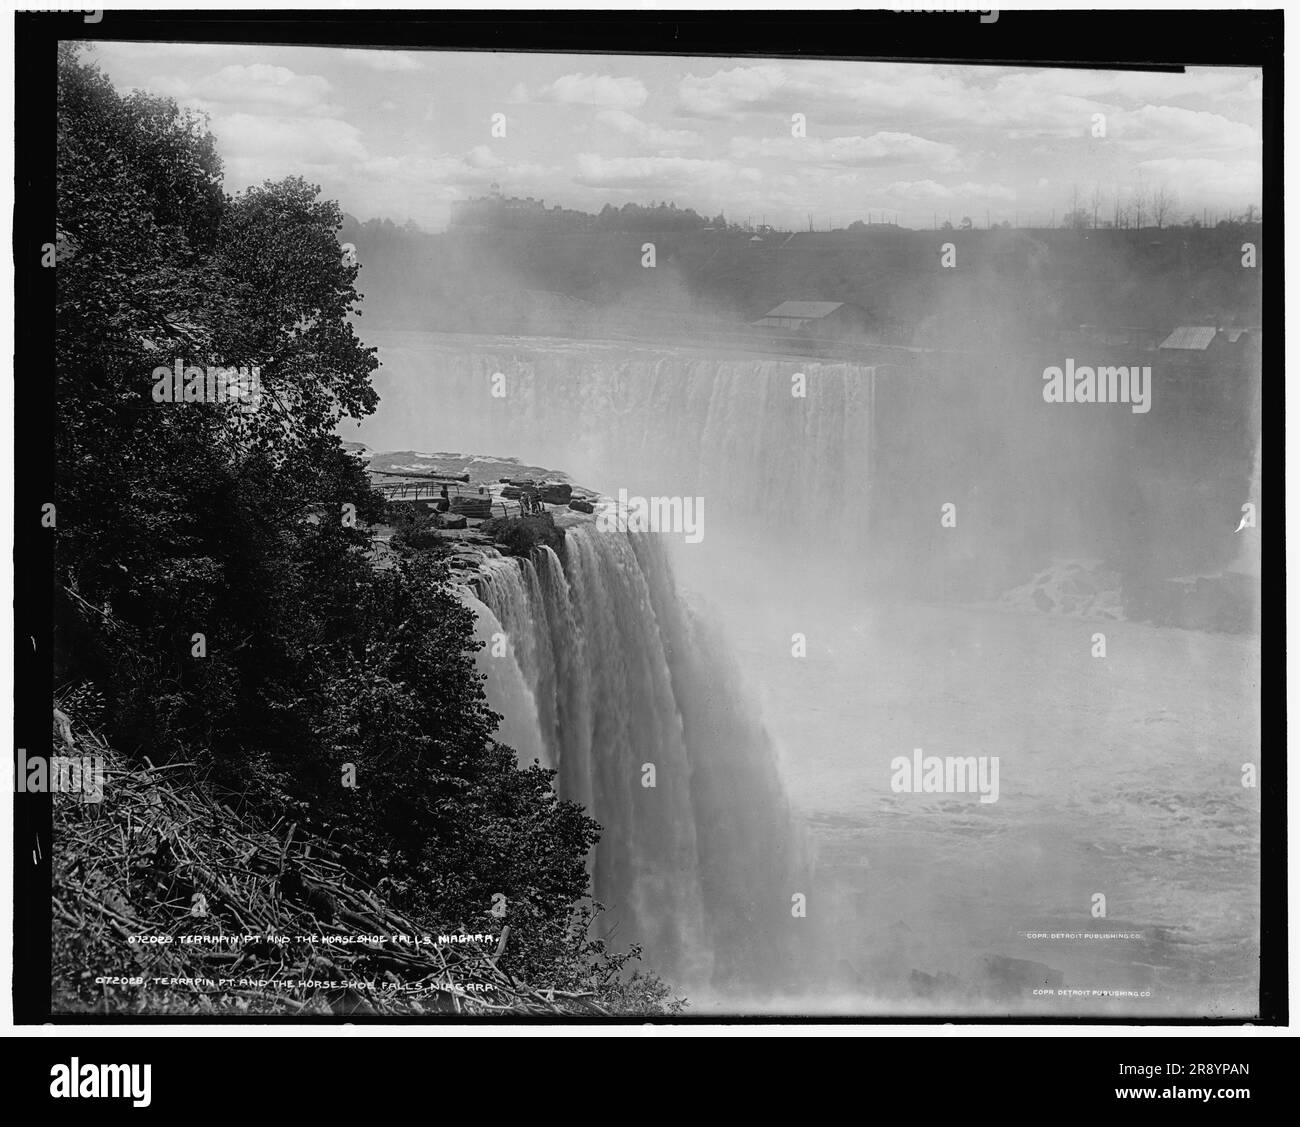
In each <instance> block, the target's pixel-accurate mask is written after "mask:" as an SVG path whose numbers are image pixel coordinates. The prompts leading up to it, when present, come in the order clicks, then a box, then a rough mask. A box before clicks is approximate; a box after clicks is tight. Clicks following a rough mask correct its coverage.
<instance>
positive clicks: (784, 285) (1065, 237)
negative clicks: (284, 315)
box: [340, 218, 1262, 345]
mask: <svg viewBox="0 0 1300 1127" xmlns="http://www.w3.org/2000/svg"><path fill="white" fill-rule="evenodd" d="M340 238H341V239H342V240H344V241H346V242H350V243H352V244H354V245H355V246H356V254H357V257H358V260H359V261H360V263H361V266H362V270H361V274H360V278H359V282H358V285H359V287H360V288H361V289H362V291H363V292H364V293H365V295H366V298H367V307H368V308H370V309H379V310H383V311H384V313H383V315H382V319H378V318H373V317H372V319H371V320H370V321H369V322H368V324H371V325H372V326H374V327H383V328H407V329H426V330H434V331H460V332H527V333H530V334H535V335H561V336H562V335H578V336H599V335H603V334H604V333H609V332H614V333H617V332H636V331H654V332H663V331H665V330H668V331H672V332H675V333H680V334H683V335H689V334H691V333H692V332H698V331H706V330H714V331H716V330H719V329H736V328H738V327H741V326H744V325H746V324H747V323H748V322H750V321H753V320H755V319H757V318H758V317H761V316H762V315H763V314H764V313H766V312H767V311H768V310H769V309H771V308H772V307H774V306H775V305H777V304H779V303H780V302H782V301H785V300H787V299H790V300H822V301H840V302H850V303H853V304H855V305H858V306H861V307H862V308H863V309H864V310H866V312H867V313H868V315H869V318H870V320H871V322H872V324H873V325H874V326H875V331H874V333H873V336H875V337H877V338H878V339H881V340H885V341H888V342H890V343H900V344H940V343H943V344H949V345H954V344H955V345H960V344H961V342H962V341H966V342H971V341H972V340H973V339H976V338H982V339H984V340H997V341H999V342H1002V343H1007V342H1011V341H1017V340H1021V341H1030V340H1035V339H1043V338H1045V337H1049V336H1051V335H1053V334H1056V333H1059V332H1062V331H1066V330H1070V329H1076V328H1078V327H1079V326H1080V325H1101V326H1125V327H1146V328H1151V329H1153V330H1159V329H1161V328H1166V327H1172V326H1173V325H1176V324H1180V323H1188V324H1244V325H1257V324H1259V321H1260V309H1261V307H1260V286H1259V274H1258V271H1256V270H1248V269H1243V268H1242V265H1241V256H1242V251H1241V247H1242V244H1243V243H1245V242H1253V243H1255V244H1256V246H1259V245H1260V242H1261V240H1262V227H1261V225H1260V224H1258V223H1256V224H1252V225H1249V226H1247V225H1245V224H1223V225H1221V226H1219V227H1217V228H1189V227H1178V228H1164V229H1155V228H1147V229H1143V230H1108V229H1098V230H1082V231H1079V230H1064V229H1051V230H1043V229H1038V230H1011V229H993V230H967V231H961V230H955V231H913V230H908V229H905V228H899V227H871V228H866V229H865V230H860V231H853V232H850V231H832V232H803V233H795V234H786V233H769V234H767V235H765V236H764V237H762V238H761V239H760V240H759V241H757V242H755V241H754V236H752V235H750V234H749V233H747V232H744V231H737V230H716V231H715V230H706V231H692V232H679V231H678V232H658V233H657V232H654V231H645V232H631V231H589V230H582V231H573V232H562V231H527V230H505V231H497V232H484V231H473V232H470V231H461V230H457V229H453V230H451V231H449V232H446V233H443V234H425V233H422V232H419V231H417V230H415V229H414V228H411V227H407V228H398V227H395V226H393V225H392V224H386V223H380V222H375V221H372V222H370V223H367V224H358V223H357V222H356V221H355V220H353V219H351V218H347V219H345V222H344V227H343V231H342V233H341V235H340ZM647 242H652V243H654V245H655V257H656V264H655V267H654V268H653V269H648V268H646V267H644V266H643V265H642V256H643V250H642V248H643V247H644V245H645V244H646V243H647ZM945 243H952V244H953V246H954V248H955V252H956V255H955V257H956V261H955V265H954V266H953V267H951V268H945V267H943V266H942V265H941V264H940V254H941V248H942V246H943V244H945Z"/></svg>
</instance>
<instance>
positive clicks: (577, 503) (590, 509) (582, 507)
mask: <svg viewBox="0 0 1300 1127" xmlns="http://www.w3.org/2000/svg"><path fill="white" fill-rule="evenodd" d="M569 508H571V509H576V510H577V511H578V512H580V513H594V512H595V511H596V506H595V505H593V504H592V503H591V502H590V501H583V500H582V499H581V498H574V499H573V500H572V501H570V502H569Z"/></svg>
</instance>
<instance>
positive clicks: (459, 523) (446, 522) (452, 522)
mask: <svg viewBox="0 0 1300 1127" xmlns="http://www.w3.org/2000/svg"><path fill="white" fill-rule="evenodd" d="M439 524H440V527H442V528H450V529H459V528H468V527H469V522H468V521H467V520H466V519H465V518H464V517H463V516H457V517H452V516H446V517H443V518H442V520H441V521H440V522H439Z"/></svg>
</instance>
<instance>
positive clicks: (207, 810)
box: [52, 725, 606, 1016]
mask: <svg viewBox="0 0 1300 1127" xmlns="http://www.w3.org/2000/svg"><path fill="white" fill-rule="evenodd" d="M65 739H66V735H65V729H64V728H63V726H62V725H60V726H59V731H58V732H56V734H55V740H56V750H61V745H63V744H64V743H65ZM78 742H79V743H80V744H81V745H82V747H83V749H84V750H85V751H86V752H88V753H93V754H95V755H97V756H102V758H103V761H104V764H105V771H106V778H105V782H104V788H103V798H102V801H99V802H88V801H84V800H83V799H81V798H80V797H78V796H75V795H69V794H57V795H55V801H54V822H55V835H56V848H55V855H54V880H53V892H54V901H53V906H54V913H53V925H52V926H53V948H54V952H53V953H54V968H53V976H54V988H53V993H54V1006H55V1009H56V1011H57V1012H65V1013H67V1012H73V1013H75V1012H87V1011H96V1012H113V1013H186V1012H201V1013H207V1014H212V1013H229V1014H232V1015H236V1014H248V1013H266V1014H292V1015H302V1014H311V1013H318V1014H330V1013H333V1014H359V1013H360V1014H377V1015H394V1016H396V1015H423V1014H439V1013H446V1014H464V1015H473V1014H501V1013H514V1014H551V1015H555V1014H565V1013H567V1014H589V1013H595V1014H602V1015H603V1014H605V1013H606V1011H605V1010H604V1009H602V1008H601V1007H600V1006H599V1005H598V1004H597V1003H596V1002H595V1001H594V999H593V996H592V995H590V994H587V993H583V992H564V991H559V990H555V991H545V992H544V991H542V990H538V989H535V988H533V987H531V986H529V985H527V984H525V983H520V982H517V981H515V980H514V979H513V978H512V977H511V976H510V975H509V974H507V973H506V972H505V971H503V970H500V969H498V967H497V960H498V959H499V958H500V957H501V955H502V953H503V951H504V950H505V946H506V941H507V938H508V936H509V929H508V928H507V927H503V928H502V929H501V934H500V936H499V937H496V936H485V938H486V939H488V940H495V942H485V943H474V942H456V943H440V942H439V934H440V933H439V932H438V931H437V930H435V929H432V928H430V926H429V925H428V924H427V923H425V924H421V923H418V922H416V921H414V920H411V919H408V918H406V917H405V916H403V915H402V914H401V913H400V912H398V911H395V910H393V909H392V908H390V907H388V906H387V905H385V904H384V902H383V898H382V896H381V894H379V893H378V892H377V891H376V890H375V889H373V888H370V887H367V886H366V885H365V884H364V883H363V882H361V881H360V880H358V879H357V878H356V877H355V876H353V875H352V874H350V873H349V872H348V871H347V869H345V868H344V867H342V866H341V865H339V864H338V863H337V862H336V861H334V860H331V859H330V858H329V856H328V854H331V853H333V851H332V850H330V849H329V848H328V845H327V843H325V842H323V841H320V840H316V839H313V838H312V837H311V836H310V835H308V834H306V833H304V832H303V831H302V828H301V827H300V826H298V825H297V824H293V825H290V826H289V827H288V828H287V830H283V831H282V832H280V833H276V832H274V829H275V827H271V828H265V827H261V826H258V825H256V824H255V823H254V822H252V821H250V820H248V819H246V818H243V817H240V816H238V815H236V814H235V813H234V812H233V811H232V810H231V809H230V807H228V806H223V805H220V804H219V803H218V802H217V801H216V800H215V799H213V798H212V797H211V796H210V795H209V794H208V793H207V792H206V791H205V789H204V787H203V784H202V781H201V780H200V779H199V777H198V776H197V774H196V771H195V768H194V767H193V765H188V764H178V763H172V764H168V765H166V766H164V767H154V766H152V765H151V764H148V763H147V761H146V763H145V765H144V766H141V767H138V768H133V767H131V766H130V765H128V764H126V763H125V762H124V761H123V760H122V758H121V757H120V756H118V755H116V754H115V753H114V752H113V751H112V750H111V749H109V748H108V747H106V746H104V745H103V743H102V741H99V740H97V739H96V738H95V737H93V736H92V735H90V734H88V733H83V734H81V735H80V739H79V741H78ZM86 745H89V747H87V746H86ZM290 874H295V875H296V876H297V877H298V878H299V880H300V881H301V891H300V892H299V893H298V894H297V895H295V894H294V892H293V891H292V890H291V889H290V888H289V885H290V880H289V875H290ZM443 931H444V933H445V932H447V931H450V929H443Z"/></svg>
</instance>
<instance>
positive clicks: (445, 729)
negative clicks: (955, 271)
mask: <svg viewBox="0 0 1300 1127" xmlns="http://www.w3.org/2000/svg"><path fill="white" fill-rule="evenodd" d="M57 130H58V133H57V159H58V166H57V173H58V200H57V204H58V211H57V213H58V216H59V223H60V229H61V231H62V232H63V233H64V234H65V237H66V239H67V241H68V244H69V246H70V247H71V248H72V249H71V251H70V253H69V255H68V257H67V258H66V260H65V261H62V262H61V263H60V264H59V267H58V270H59V279H58V280H59V285H58V291H57V306H56V311H55V326H56V341H55V373H54V378H55V381H56V390H57V398H56V402H57V411H58V417H57V423H58V425H57V428H56V433H57V435H58V440H57V441H58V448H57V451H56V454H57V478H56V498H57V501H58V504H59V518H60V519H59V532H58V540H57V558H56V591H57V593H58V596H59V598H58V611H57V620H56V637H58V638H60V639H62V643H61V645H60V646H59V655H58V666H59V668H58V669H57V671H56V675H57V676H59V677H60V679H63V680H67V679H76V680H86V681H89V682H91V683H92V684H93V685H94V686H95V688H96V689H97V690H98V692H99V693H100V694H102V696H103V698H104V700H105V707H104V715H103V717H102V724H103V731H104V735H105V736H106V737H107V738H108V740H109V742H111V743H112V744H114V745H115V746H116V747H117V748H119V749H120V750H121V751H123V752H124V753H126V754H128V755H132V754H147V755H148V756H149V757H150V759H151V760H152V761H153V762H154V763H155V764H159V765H161V764H164V763H167V762H169V761H172V760H184V761H194V762H197V763H199V764H200V765H201V766H202V768H203V769H204V773H205V777H206V778H207V779H208V780H209V785H211V786H214V787H220V788H224V789H225V790H226V791H228V792H229V793H232V794H236V795H238V796H239V801H241V802H247V803H249V804H251V805H252V806H254V807H258V808H261V809H262V810H264V811H265V812H266V813H267V814H268V815H271V816H273V817H281V816H283V817H287V818H289V819H291V820H294V821H298V822H300V823H303V824H305V825H307V826H310V827H312V828H313V829H317V830H321V831H322V832H323V831H324V830H325V828H326V827H328V830H329V832H330V834H331V837H332V841H333V842H334V844H335V845H337V846H338V847H339V848H340V849H341V850H342V851H343V855H344V856H345V857H346V858H347V859H348V862H349V864H350V865H352V866H353V867H354V868H355V869H357V870H358V871H359V872H361V873H362V874H364V875H366V876H368V877H371V878H374V879H377V878H378V877H379V876H383V877H385V878H387V879H388V880H389V881H390V882H391V883H392V886H393V888H394V889H395V890H396V891H395V892H394V896H395V898H397V899H398V903H399V904H404V906H408V907H412V908H414V909H418V910H420V911H421V912H422V913H424V918H426V919H429V920H431V921H433V923H432V924H431V926H438V925H439V924H440V925H441V926H442V927H448V926H453V925H455V924H456V923H458V922H460V921H461V920H463V921H464V922H466V923H467V924H469V925H471V926H472V925H473V924H474V923H475V922H476V921H480V920H482V917H483V913H484V911H485V910H486V909H487V908H488V906H489V905H490V903H491V895H492V894H494V893H496V892H501V893H502V894H504V895H505V896H506V897H507V898H508V900H509V903H510V905H511V909H510V912H511V914H510V920H511V925H512V931H514V932H516V933H518V934H519V936H520V942H519V943H518V944H517V945H514V944H512V948H511V950H509V951H508V953H507V956H506V958H507V961H508V962H510V963H511V965H512V966H514V967H515V968H522V969H524V970H528V971H530V972H531V971H539V972H540V968H542V967H544V965H545V964H547V963H548V961H555V960H558V959H559V958H560V954H559V952H560V949H561V947H562V946H563V945H564V944H565V943H569V942H571V941H572V940H571V937H570V933H569V920H570V914H571V911H572V909H573V906H574V904H575V903H576V902H577V901H578V900H579V899H580V898H582V897H583V896H584V895H585V894H586V891H587V876H586V870H585V864H584V862H585V857H586V854H587V852H588V851H589V848H590V846H591V844H592V842H593V841H594V840H595V838H596V835H597V833H598V827H597V826H596V824H595V823H594V822H593V821H592V820H591V819H590V818H588V817H587V816H586V815H585V814H584V813H583V812H582V811H581V809H580V808H578V807H577V806H575V805H573V804H572V803H566V802H561V801H559V800H558V799H557V797H556V795H555V793H554V789H553V787H552V785H551V782H552V773H551V772H548V771H545V770H543V769H542V768H540V767H536V766H534V767H531V768H528V769H524V770H521V769H520V768H519V767H518V766H517V765H516V762H515V753H514V752H513V751H512V750H511V749H509V748H508V747H504V746H503V745H501V744H500V743H498V742H497V740H496V738H495V731H496V727H497V724H498V722H499V719H500V718H499V717H498V716H497V715H496V714H495V713H493V712H492V711H491V709H490V708H489V707H488V705H487V701H486V698H485V696H484V694H483V688H482V684H481V679H480V677H479V676H478V674H477V673H476V672H475V667H474V653H475V650H476V649H477V647H478V643H477V642H476V641H475V638H474V633H473V616H472V613H471V612H469V611H468V610H467V609H466V607H465V606H464V605H463V604H462V603H461V601H460V600H459V599H458V598H456V596H455V594H454V593H453V592H452V590H451V588H450V575H449V570H448V566H447V564H446V563H445V561H441V560H438V559H436V558H434V557H433V556H429V557H422V556H419V555H418V554H413V553H411V552H408V553H407V554H406V556H404V557H403V558H402V559H401V560H400V562H399V564H398V566H396V567H394V568H392V569H389V570H386V571H380V570H377V569H376V568H375V567H374V566H373V565H372V563H371V561H370V558H369V552H370V543H369V539H368V536H367V535H366V534H365V532H364V531H363V530H362V528H361V527H359V526H360V525H362V524H363V523H364V522H365V521H367V520H370V521H374V520H377V519H378V518H379V517H380V516H381V514H382V511H383V501H382V498H381V497H380V496H379V495H378V494H376V493H375V492H374V491H373V490H372V489H371V487H370V485H369V481H368V476H367V474H366V472H365V469H364V466H363V465H362V464H361V463H360V462H359V461H358V459H357V458H355V457H353V456H352V455H351V454H349V453H348V452H347V451H346V450H345V449H344V448H343V446H342V444H341V442H340V440H339V438H338V437H337V435H336V434H335V429H336V427H337V425H338V423H339V421H340V420H343V419H348V418H360V417H363V416H365V415H366V414H369V413H370V412H371V411H373V409H374V406H375V404H376V402H377V396H376V394H375V391H374V389H373V387H372V386H371V383H370V377H371V373H372V372H373V370H374V368H375V367H376V366H377V361H376V359H375V355H374V353H375V350H374V349H371V348H367V347H365V346H364V345H363V344H362V343H361V342H360V341H359V340H358V338H357V336H356V334H355V332H354V329H353V318H354V316H355V315H356V314H357V313H358V310H357V308H356V307H357V304H358V302H359V300H360V298H359V295H358V294H357V292H356V289H355V282H356V279H357V276H358V271H359V267H358V266H356V265H349V264H348V263H347V262H346V261H345V259H344V256H343V255H342V254H341V253H340V248H339V243H338V239H337V232H338V229H339V227H340V225H341V224H342V221H343V217H342V214H341V213H340V211H339V209H338V207H337V205H336V204H334V203H332V202H329V201H325V200H321V199H320V198H319V190H318V189H317V188H315V187H313V186H311V185H309V184H307V183H306V182H305V181H303V180H301V179H298V178H290V179H288V180H284V181H281V182H279V183H267V184H263V185H261V186H258V187H254V188H250V189H249V190H248V191H246V192H243V193H241V194H240V195H238V196H236V197H234V198H228V197H226V196H225V194H224V193H223V192H222V190H221V175H222V169H221V164H220V161H219V159H218V157H217V155H216V147H215V144H214V143H213V141H212V138H211V136H210V135H209V134H208V133H207V132H206V130H205V129H204V127H203V126H202V123H200V122H199V121H198V120H197V119H195V118H194V117H193V116H192V115H187V114H185V113H184V112H182V111H181V110H179V109H178V108H177V107H176V105H175V104H174V103H173V102H171V101H170V100H166V99H154V98H148V97H146V96H143V95H132V96H130V97H127V98H122V97H120V96H119V95H118V94H117V93H116V92H115V91H114V90H113V88H112V86H111V84H110V83H109V82H108V81H107V79H106V78H104V76H103V75H102V74H101V73H100V72H99V71H98V69H97V68H95V67H94V66H92V65H89V64H87V63H85V62H83V61H82V60H81V58H80V55H79V52H78V49H77V48H76V47H75V46H69V45H64V46H62V47H61V48H60V51H59V86H58V121H57ZM159 162H162V166H161V167H160V163H159ZM697 218H698V217H697ZM375 230H376V231H379V230H387V228H383V227H382V225H379V226H377V227H376V228H375ZM393 235H394V237H399V235H400V233H398V232H397V231H396V229H395V228H394V229H393ZM176 363H180V364H181V366H182V368H185V367H187V366H189V367H201V368H206V367H208V366H218V365H219V366H223V367H225V366H243V367H245V368H248V369H251V368H252V367H253V366H254V365H256V366H257V367H258V368H259V369H260V371H261V382H262V384H263V387H264V391H265V398H264V400H263V401H262V403H261V404H260V405H259V407H258V409H257V410H256V411H253V412H245V411H241V410H240V409H239V407H240V406H242V405H244V404H232V403H210V402H190V403H168V402H156V401H155V399H154V397H153V394H152V388H153V384H154V382H155V377H154V374H153V373H154V369H155V368H158V367H162V368H164V369H168V370H170V369H172V367H173V365H174V364H176ZM346 506H352V507H353V509H354V511H355V516H356V518H357V519H356V522H355V524H356V525H357V526H355V527H354V524H353V522H349V521H348V520H345V519H343V515H342V514H345V513H347V512H348V509H347V508H346ZM196 634H201V635H203V639H204V642H203V646H202V647H201V652H200V650H199V648H196V644H195V642H194V636H195V635H196ZM69 637H75V638H76V639H77V643H76V645H75V646H73V645H70V644H68V639H69ZM345 763H350V764H353V765H354V766H355V767H356V768H357V770H358V772H359V773H360V775H361V777H362V778H364V779H365V783H364V785H363V787H362V788H361V789H360V790H359V791H352V790H349V789H346V788H343V787H340V785H339V778H340V769H341V767H342V765H343V764H345Z"/></svg>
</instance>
